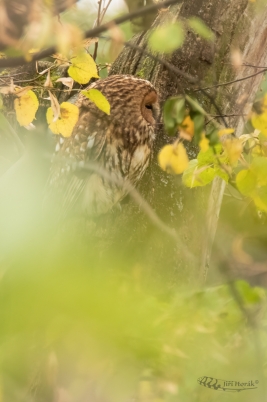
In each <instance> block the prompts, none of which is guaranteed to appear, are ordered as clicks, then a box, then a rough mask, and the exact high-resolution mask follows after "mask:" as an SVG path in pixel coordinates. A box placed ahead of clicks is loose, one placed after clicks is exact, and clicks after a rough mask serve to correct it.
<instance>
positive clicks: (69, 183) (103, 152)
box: [49, 75, 158, 215]
mask: <svg viewBox="0 0 267 402" xmlns="http://www.w3.org/2000/svg"><path fill="white" fill-rule="evenodd" d="M89 88H95V89H98V90H99V91H101V92H102V93H103V94H104V95H105V96H106V98H107V99H108V101H109V103H110V106H111V112H110V115H107V114H105V113H104V112H102V111H101V110H99V109H98V108H97V107H96V106H95V105H94V103H92V102H91V101H90V100H89V99H88V98H86V97H84V96H83V95H82V94H79V96H78V98H77V99H76V101H75V104H76V105H77V106H78V107H79V109H80V115H79V120H78V122H77V124H76V126H75V127H74V130H73V133H72V135H71V137H70V138H65V139H64V138H62V137H61V138H60V139H59V141H58V143H57V146H56V156H55V158H54V161H53V163H52V167H51V175H50V179H49V188H50V192H52V193H54V194H55V193H56V194H57V196H58V197H59V202H60V205H61V211H62V212H63V213H64V214H65V212H67V211H71V210H73V208H74V207H75V209H76V210H77V209H78V210H80V211H81V212H83V213H86V214H87V215H100V214H103V213H106V212H107V211H109V210H110V209H111V208H112V207H113V206H114V205H115V204H116V203H118V202H119V201H120V200H121V199H122V198H123V197H124V196H125V195H126V193H127V192H126V190H125V189H122V188H121V187H120V186H118V185H117V184H116V183H115V181H116V179H121V178H126V179H128V180H130V182H131V183H132V184H134V185H135V184H136V183H137V182H138V181H139V180H140V179H141V177H142V176H143V174H144V172H145V170H146V168H147V166H148V164H149V160H150V156H151V151H152V147H153V141H154V139H155V123H156V119H157V115H158V101H157V93H156V91H155V89H154V87H153V86H152V85H151V84H150V83H149V82H148V81H146V80H141V79H139V78H135V77H133V76H130V75H114V76H111V77H109V78H106V79H103V80H99V81H97V82H95V83H93V84H92V85H90V86H89V87H88V89H89ZM66 158H67V159H68V160H67V161H66ZM64 159H65V160H64ZM71 160H73V161H74V162H75V161H77V162H79V163H78V166H79V169H75V170H73V164H71V163H70V162H69V161H71ZM88 161H90V162H96V163H97V164H98V165H99V166H100V167H101V168H104V169H105V170H106V171H107V172H108V173H109V175H113V177H114V179H115V180H114V182H113V183H112V181H110V180H107V179H104V178H103V177H102V176H101V175H100V174H98V173H96V172H90V171H89V170H85V169H84V170H83V169H81V168H80V167H81V166H83V165H85V166H86V162H88Z"/></svg>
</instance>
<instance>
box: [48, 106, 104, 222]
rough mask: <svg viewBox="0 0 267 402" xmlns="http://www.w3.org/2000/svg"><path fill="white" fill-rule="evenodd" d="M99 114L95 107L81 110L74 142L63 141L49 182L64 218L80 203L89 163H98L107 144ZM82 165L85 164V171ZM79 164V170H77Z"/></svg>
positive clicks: (58, 144) (72, 138)
mask: <svg viewBox="0 0 267 402" xmlns="http://www.w3.org/2000/svg"><path fill="white" fill-rule="evenodd" d="M99 121H100V119H99V112H98V113H96V112H95V108H94V105H93V106H92V105H90V104H89V105H88V103H86V105H83V106H82V107H81V108H80V115H79V120H78V122H77V124H76V126H75V127H74V130H73V133H72V135H71V137H70V138H62V137H61V138H60V139H59V141H58V143H57V146H56V155H55V158H54V161H53V163H52V166H51V172H50V176H49V179H48V186H47V187H48V192H49V194H50V196H51V197H52V198H56V200H55V202H56V203H59V204H60V205H59V211H60V212H59V214H60V217H61V218H63V217H65V216H66V215H67V214H68V212H69V211H71V210H72V209H73V208H74V206H75V204H76V202H77V201H78V200H79V198H80V196H81V194H82V192H83V190H84V187H85V184H86V181H87V180H88V177H89V176H90V171H89V170H88V169H86V162H87V161H91V162H92V161H97V160H98V159H99V157H100V154H101V152H102V150H103V147H104V146H105V143H106V130H105V129H104V127H105V124H103V122H101V126H102V130H99V126H100V124H99ZM79 163H81V164H83V163H85V166H84V170H83V169H82V168H80V167H79ZM77 164H78V166H77Z"/></svg>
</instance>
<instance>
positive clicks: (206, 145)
mask: <svg viewBox="0 0 267 402" xmlns="http://www.w3.org/2000/svg"><path fill="white" fill-rule="evenodd" d="M209 143H210V142H209V140H208V139H207V137H206V136H205V133H202V134H201V140H200V141H199V144H198V145H199V147H200V149H201V151H203V152H206V151H207V150H208V149H209Z"/></svg>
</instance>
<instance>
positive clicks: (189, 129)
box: [179, 116, 195, 141]
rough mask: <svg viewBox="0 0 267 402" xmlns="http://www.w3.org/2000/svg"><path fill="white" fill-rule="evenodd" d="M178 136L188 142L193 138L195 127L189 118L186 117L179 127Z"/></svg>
mask: <svg viewBox="0 0 267 402" xmlns="http://www.w3.org/2000/svg"><path fill="white" fill-rule="evenodd" d="M179 130H180V136H181V137H182V138H184V139H186V140H188V141H191V139H192V138H193V137H194V131H195V126H194V122H193V120H192V119H191V117H190V116H186V118H185V119H184V121H183V122H182V124H181V125H180V126H179Z"/></svg>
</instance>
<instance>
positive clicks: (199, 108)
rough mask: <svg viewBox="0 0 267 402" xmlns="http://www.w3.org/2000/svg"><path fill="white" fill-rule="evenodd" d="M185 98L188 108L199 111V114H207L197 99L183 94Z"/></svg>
mask: <svg viewBox="0 0 267 402" xmlns="http://www.w3.org/2000/svg"><path fill="white" fill-rule="evenodd" d="M185 99H186V101H187V102H188V103H189V106H190V109H191V110H192V111H193V112H197V113H201V114H203V115H204V116H206V115H207V113H206V112H205V110H204V109H203V107H202V106H200V104H199V103H198V101H197V100H195V99H193V98H190V96H188V95H186V96H185Z"/></svg>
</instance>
